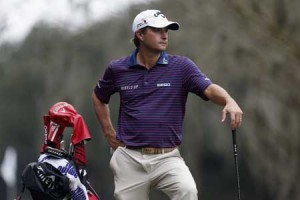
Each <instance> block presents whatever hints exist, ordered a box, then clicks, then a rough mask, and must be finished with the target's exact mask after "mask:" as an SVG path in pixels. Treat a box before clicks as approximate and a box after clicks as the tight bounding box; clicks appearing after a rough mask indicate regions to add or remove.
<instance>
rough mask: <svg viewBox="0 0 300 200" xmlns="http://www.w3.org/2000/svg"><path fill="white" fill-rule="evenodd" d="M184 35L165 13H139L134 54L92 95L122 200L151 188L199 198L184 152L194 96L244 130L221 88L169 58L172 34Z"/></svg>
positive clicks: (184, 61) (113, 66)
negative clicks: (114, 100) (114, 102)
mask: <svg viewBox="0 0 300 200" xmlns="http://www.w3.org/2000/svg"><path fill="white" fill-rule="evenodd" d="M178 29H179V24H178V23H177V22H173V21H169V20H168V19H167V17H166V16H165V15H164V14H163V13H162V12H161V11H159V10H146V11H143V12H141V13H139V14H138V15H137V16H136V17H135V19H134V21H133V24H132V31H133V33H134V39H133V42H134V44H135V46H136V49H135V50H134V51H133V52H132V54H131V55H129V56H127V57H123V58H120V59H118V60H114V61H112V62H111V63H110V64H109V66H108V67H107V69H106V71H105V73H104V75H103V76H102V78H101V79H100V80H99V81H98V84H97V85H96V87H95V89H94V92H93V95H92V101H93V104H94V108H95V112H96V115H97V119H98V121H99V123H100V125H101V127H102V130H103V133H104V136H105V137H106V139H107V141H108V143H109V145H110V146H111V147H112V148H113V149H114V150H115V151H114V153H113V155H112V158H111V161H110V167H111V170H112V172H113V175H114V182H115V191H114V196H115V199H117V200H148V199H149V191H150V190H151V189H158V190H161V191H163V192H164V193H165V194H166V195H168V197H169V198H170V199H172V200H195V199H198V194H197V193H198V191H197V188H196V184H195V181H194V178H193V176H192V175H191V173H190V171H189V168H188V167H187V166H186V164H185V162H184V160H183V158H182V157H181V155H180V152H179V150H178V147H179V145H180V143H181V141H182V136H183V133H182V131H183V130H182V129H183V128H182V126H183V120H184V115H185V105H186V101H187V96H188V93H189V92H192V93H194V94H196V95H198V96H199V97H201V98H202V99H203V100H210V101H212V102H213V103H216V104H218V105H221V106H224V109H223V111H222V117H221V121H225V118H226V115H227V114H229V116H230V118H231V128H232V129H236V128H238V127H239V126H240V125H241V122H242V114H243V112H242V110H241V109H240V107H239V106H238V104H237V103H236V102H235V100H234V99H233V98H232V97H231V96H230V95H229V94H228V93H227V92H226V91H225V90H224V89H223V88H222V87H220V86H218V85H216V84H214V83H212V81H211V80H210V79H209V78H208V77H207V76H206V75H205V74H204V73H202V72H201V71H200V70H199V68H198V67H197V65H196V64H195V63H194V62H193V61H191V60H190V59H189V58H187V57H183V56H175V55H170V54H167V53H166V49H167V47H168V42H169V37H168V31H169V30H178ZM114 93H119V95H120V110H119V119H118V127H117V129H116V130H115V128H114V127H113V125H112V122H111V119H110V111H109V106H108V104H109V100H110V97H111V95H113V94H114Z"/></svg>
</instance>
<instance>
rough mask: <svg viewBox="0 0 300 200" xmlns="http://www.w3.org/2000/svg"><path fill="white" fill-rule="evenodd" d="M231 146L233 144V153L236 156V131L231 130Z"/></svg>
mask: <svg viewBox="0 0 300 200" xmlns="http://www.w3.org/2000/svg"><path fill="white" fill-rule="evenodd" d="M232 144H233V153H234V155H235V156H237V155H238V154H237V143H236V129H233V130H232Z"/></svg>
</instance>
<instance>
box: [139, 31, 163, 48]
mask: <svg viewBox="0 0 300 200" xmlns="http://www.w3.org/2000/svg"><path fill="white" fill-rule="evenodd" d="M140 40H141V45H143V46H144V47H146V48H148V49H150V50H154V51H159V52H160V51H165V50H166V49H167V47H168V28H153V27H147V29H146V30H145V32H143V33H142V34H141V38H140Z"/></svg>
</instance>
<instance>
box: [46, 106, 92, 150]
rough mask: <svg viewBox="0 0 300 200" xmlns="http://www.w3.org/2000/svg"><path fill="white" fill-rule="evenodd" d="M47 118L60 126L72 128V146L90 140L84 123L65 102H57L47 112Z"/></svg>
mask: <svg viewBox="0 0 300 200" xmlns="http://www.w3.org/2000/svg"><path fill="white" fill-rule="evenodd" d="M49 116H50V120H51V121H52V122H54V123H56V124H58V125H60V126H63V127H73V129H74V130H73V135H72V138H71V142H72V144H74V145H76V144H78V143H79V142H81V141H84V140H90V139H91V134H90V132H89V130H88V128H87V125H86V123H85V121H84V120H83V118H82V116H81V115H80V114H78V113H77V111H76V110H75V108H74V107H73V106H72V105H71V104H68V103H66V102H58V103H56V104H54V105H53V106H52V107H51V108H50V110H49ZM50 125H51V124H50ZM50 131H51V127H50ZM49 136H50V134H49V135H48V139H49Z"/></svg>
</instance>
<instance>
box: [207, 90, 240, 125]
mask: <svg viewBox="0 0 300 200" xmlns="http://www.w3.org/2000/svg"><path fill="white" fill-rule="evenodd" d="M204 94H205V95H206V97H207V98H209V100H211V101H212V102H214V103H215V104H218V105H221V106H224V109H223V111H222V119H221V121H222V122H224V121H225V119H226V115H227V113H229V114H230V118H231V123H230V125H231V129H236V128H238V127H240V126H241V123H242V115H243V111H242V110H241V108H240V107H239V105H238V104H237V103H236V102H235V100H234V99H233V98H232V97H231V96H230V95H229V94H228V93H227V92H226V90H225V89H223V88H222V87H221V86H219V85H217V84H211V85H210V86H208V87H207V88H206V90H205V91H204Z"/></svg>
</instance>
